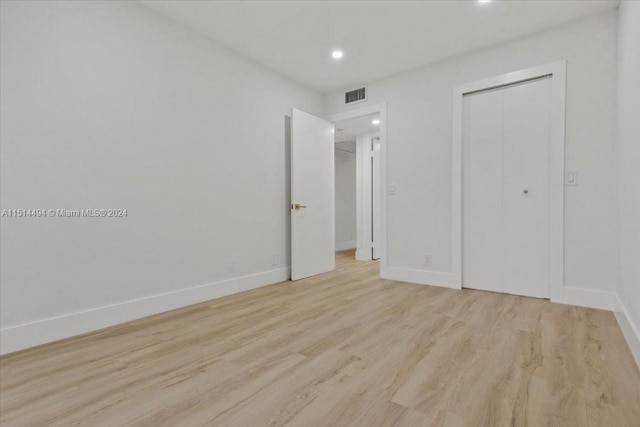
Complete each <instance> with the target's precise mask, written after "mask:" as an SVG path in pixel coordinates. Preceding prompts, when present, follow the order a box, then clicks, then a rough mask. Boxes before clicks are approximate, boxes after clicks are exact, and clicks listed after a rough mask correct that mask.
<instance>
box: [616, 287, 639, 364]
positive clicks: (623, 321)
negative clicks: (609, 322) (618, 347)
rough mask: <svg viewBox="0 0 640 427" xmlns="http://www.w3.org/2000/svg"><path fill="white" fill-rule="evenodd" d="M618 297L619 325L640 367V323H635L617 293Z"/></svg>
mask: <svg viewBox="0 0 640 427" xmlns="http://www.w3.org/2000/svg"><path fill="white" fill-rule="evenodd" d="M616 298H617V300H618V307H619V308H618V310H617V311H616V313H615V315H616V319H617V320H618V325H620V329H622V334H623V335H624V337H625V339H626V340H627V344H628V345H629V350H631V354H633V357H634V358H635V359H636V363H637V364H638V367H640V325H636V324H635V322H634V321H633V318H632V317H631V316H630V315H629V310H628V309H627V307H626V306H625V305H624V303H623V302H622V300H621V299H620V296H619V295H616Z"/></svg>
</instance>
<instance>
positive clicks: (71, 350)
mask: <svg viewBox="0 0 640 427" xmlns="http://www.w3.org/2000/svg"><path fill="white" fill-rule="evenodd" d="M352 255H353V254H352V253H348V252H343V253H340V254H339V255H338V269H337V270H336V271H335V272H332V273H329V274H326V275H322V276H318V277H315V278H311V279H307V280H303V281H298V282H285V283H279V284H276V285H273V286H269V287H265V288H261V289H257V290H254V291H250V292H246V293H242V294H237V295H232V296H229V297H226V298H222V299H218V300H214V301H210V302H207V303H202V304H199V305H194V306H191V307H187V308H184V309H180V310H176V311H173V312H169V313H165V314H161V315H158V316H154V317H150V318H146V319H142V320H139V321H135V322H131V323H128V324H124V325H121V326H117V327H113V328H109V329H105V330H102V331H98V332H95V333H92V334H89V335H85V336H82V337H77V338H72V339H69V340H65V341H60V342H57V343H53V344H48V345H45V346H41V347H38V348H34V349H30V350H26V351H22V352H19V353H14V354H12V355H8V356H6V357H2V358H0V380H1V382H0V422H1V424H2V425H3V426H27V425H28V426H53V425H87V426H121V425H127V426H128V425H149V426H160V425H181V426H199V425H216V426H239V427H254V426H276V425H288V426H289V425H291V426H305V427H308V426H366V427H373V426H390V425H397V426H430V425H432V426H474V427H476V426H503V425H504V426H506V425H516V426H533V427H538V426H590V427H594V426H607V427H608V426H613V427H624V426H630V427H637V426H639V425H640V372H639V371H638V367H637V365H636V364H635V362H634V360H633V358H632V356H631V354H630V351H629V349H628V347H627V345H626V343H625V341H624V338H623V336H622V333H621V331H620V329H619V328H618V325H617V323H616V320H615V318H614V316H613V314H612V313H610V312H606V311H600V310H592V309H585V308H578V307H571V306H566V305H558V304H551V303H550V302H548V301H543V300H537V299H531V298H523V297H516V296H510V295H502V294H494V293H489V292H480V291H473V290H463V291H455V290H449V289H443V288H437V287H430V286H420V285H412V284H407V283H400V282H391V281H386V280H381V279H378V278H377V273H378V268H377V264H376V263H363V262H356V261H353V260H352V259H351V257H352Z"/></svg>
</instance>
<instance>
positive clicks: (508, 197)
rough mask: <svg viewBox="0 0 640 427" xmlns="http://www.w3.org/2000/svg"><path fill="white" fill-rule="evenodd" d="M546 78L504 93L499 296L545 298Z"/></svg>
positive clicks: (548, 81)
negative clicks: (501, 284)
mask: <svg viewBox="0 0 640 427" xmlns="http://www.w3.org/2000/svg"><path fill="white" fill-rule="evenodd" d="M550 100H551V78H546V79H542V80H535V81H532V82H529V83H526V84H519V85H515V86H511V87H509V88H508V89H506V90H504V150H503V151H504V159H505V162H504V179H503V188H504V194H503V201H504V205H503V218H504V219H503V239H504V287H505V292H508V293H510V294H517V295H526V296H531V297H538V298H548V297H549V295H550V289H549V139H550V138H549V137H550V132H549V131H550V123H551V121H550Z"/></svg>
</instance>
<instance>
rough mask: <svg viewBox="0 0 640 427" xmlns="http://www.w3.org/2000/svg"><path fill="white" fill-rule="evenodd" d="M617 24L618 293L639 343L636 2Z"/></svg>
mask: <svg viewBox="0 0 640 427" xmlns="http://www.w3.org/2000/svg"><path fill="white" fill-rule="evenodd" d="M619 21H620V27H619V33H618V57H619V66H618V106H617V111H618V137H617V142H618V146H617V158H616V165H617V171H618V198H619V234H618V238H619V247H620V260H619V261H620V262H619V268H618V282H619V287H618V293H619V297H620V301H621V302H622V305H623V307H624V309H625V311H626V315H627V318H628V319H627V320H628V321H629V322H630V323H631V324H632V325H634V326H635V334H636V336H637V340H639V341H640V329H639V328H640V2H637V1H623V2H622V3H621V4H620V9H619ZM639 343H640V342H639ZM637 357H638V361H639V363H640V356H637Z"/></svg>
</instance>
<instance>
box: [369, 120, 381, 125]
mask: <svg viewBox="0 0 640 427" xmlns="http://www.w3.org/2000/svg"><path fill="white" fill-rule="evenodd" d="M371 124H372V125H379V124H380V119H373V120H371Z"/></svg>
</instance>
